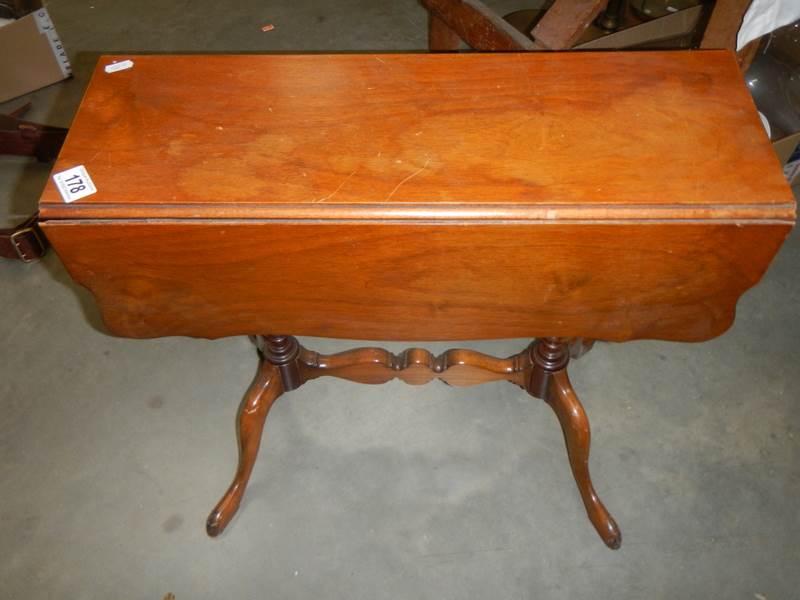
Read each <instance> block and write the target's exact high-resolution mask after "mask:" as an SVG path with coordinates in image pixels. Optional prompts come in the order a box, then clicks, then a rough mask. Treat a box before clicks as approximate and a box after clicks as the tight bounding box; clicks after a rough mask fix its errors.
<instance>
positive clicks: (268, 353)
mask: <svg viewBox="0 0 800 600" xmlns="http://www.w3.org/2000/svg"><path fill="white" fill-rule="evenodd" d="M292 343H293V344H292ZM297 352H298V348H297V342H296V340H294V338H289V337H268V338H266V345H265V347H264V348H263V349H262V351H261V352H259V355H260V362H259V366H258V372H257V373H256V376H255V379H253V383H251V384H250V387H249V388H248V390H247V393H246V394H245V396H244V399H243V400H242V404H241V406H240V407H239V421H238V427H239V464H238V466H237V468H236V474H235V475H234V477H233V482H232V483H231V485H230V487H229V488H228V491H227V492H225V495H224V496H223V497H222V499H221V500H220V501H219V502H218V503H217V505H216V506H215V507H214V510H212V511H211V514H210V515H209V517H208V520H207V521H206V531H207V532H208V535H210V536H211V537H216V536H217V535H219V534H220V533H222V531H223V530H224V529H225V527H226V526H227V525H228V523H229V522H230V520H231V519H232V518H233V515H235V514H236V511H237V510H238V509H239V504H240V503H241V501H242V496H243V495H244V491H245V488H246V487H247V482H248V480H249V479H250V473H251V472H252V470H253V465H254V464H255V462H256V456H257V455H258V447H259V445H260V444H261V433H262V431H263V430H264V421H265V420H266V418H267V413H268V412H269V409H270V407H271V406H272V404H273V403H274V402H275V400H277V398H278V397H279V396H280V395H281V394H283V392H284V390H285V389H286V388H289V389H292V388H293V387H296V386H297V385H299V384H298V383H297V381H296V380H292V375H293V372H292V370H291V367H288V368H287V364H292V362H293V361H294V359H295V358H296V357H297ZM276 363H278V364H276ZM284 378H285V379H288V380H289V381H288V384H285V383H284V381H283V379H284Z"/></svg>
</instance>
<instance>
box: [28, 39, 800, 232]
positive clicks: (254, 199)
mask: <svg viewBox="0 0 800 600" xmlns="http://www.w3.org/2000/svg"><path fill="white" fill-rule="evenodd" d="M122 58H131V59H132V60H133V61H134V67H133V68H132V69H129V70H127V71H120V72H117V73H111V74H108V73H105V72H104V71H103V67H104V66H105V65H107V64H109V63H110V62H111V61H112V60H118V59H122ZM77 164H83V165H85V166H86V168H87V170H88V172H89V174H90V175H91V177H92V178H93V181H94V183H95V184H96V186H97V189H98V191H97V193H96V194H94V195H92V196H88V197H86V198H83V199H81V200H80V201H78V202H75V203H72V204H65V203H63V202H62V200H61V198H60V196H59V195H58V192H57V191H56V189H55V187H54V186H53V184H52V182H51V183H49V184H48V186H47V188H46V189H45V192H44V195H43V197H42V201H41V209H42V216H43V218H45V219H55V218H58V219H82V218H109V217H112V216H113V217H114V218H123V217H127V218H146V219H152V218H157V217H159V216H164V217H166V216H167V215H169V216H170V217H171V218H173V217H174V218H193V219H194V218H299V219H315V218H323V219H328V218H332V217H331V216H330V215H331V214H333V213H332V212H330V211H336V212H338V213H339V214H341V213H342V212H346V213H347V214H348V215H349V217H348V218H359V219H361V218H377V219H384V218H386V214H387V212H391V211H392V210H394V211H398V212H400V213H403V212H406V213H407V212H416V214H419V215H427V216H428V218H440V212H448V211H449V212H450V213H454V212H455V213H458V214H463V215H467V216H468V215H470V214H471V211H472V209H473V207H474V208H476V209H477V210H478V211H479V212H481V213H486V212H487V210H488V211H491V210H497V211H498V212H514V211H518V212H519V211H522V212H524V211H525V210H526V209H531V208H538V209H540V210H541V211H542V213H543V214H544V215H548V214H550V213H548V212H547V211H549V210H553V209H558V208H565V207H569V209H570V210H571V211H572V214H573V215H574V217H573V218H579V219H596V218H597V216H596V215H597V211H598V210H600V211H601V212H602V213H604V214H606V215H607V216H606V217H604V218H610V219H613V218H617V217H619V218H636V219H653V218H654V217H653V215H652V214H650V213H649V210H650V208H651V207H658V208H659V210H661V211H662V212H663V211H667V215H668V216H667V218H684V217H682V216H680V215H682V214H683V212H682V209H683V208H686V207H689V208H694V209H697V210H702V209H704V208H705V209H708V208H711V209H712V211H713V212H714V214H715V215H717V216H723V215H729V216H730V218H734V219H735V218H739V217H738V216H736V215H737V214H739V213H738V212H737V211H738V210H740V209H742V210H745V211H750V212H752V211H755V212H756V213H757V212H758V210H759V209H761V208H762V207H764V208H768V209H769V211H768V214H767V216H766V217H765V218H769V219H772V218H782V219H786V220H791V219H792V218H793V214H794V212H793V211H794V208H793V206H794V204H793V202H794V201H793V198H792V195H791V193H790V192H789V190H788V187H787V186H786V183H785V181H784V178H783V176H782V174H781V171H780V169H779V168H778V163H777V159H776V158H775V156H774V154H773V152H772V149H771V147H770V144H769V141H768V139H767V137H766V135H765V133H764V131H763V128H762V126H761V123H760V122H759V119H758V116H757V114H756V111H755V109H754V106H753V103H752V101H751V99H750V97H749V94H748V92H747V89H746V87H745V86H744V84H743V82H742V80H741V74H740V72H739V70H738V69H737V66H736V62H735V60H734V58H733V56H732V55H731V54H729V53H728V52H725V51H695V52H628V53H611V52H592V53H563V54H546V53H517V54H505V53H497V54H430V55H424V54H409V55H392V54H372V55H290V56H279V55H275V56H255V55H244V56H222V55H213V56H157V55H150V56H130V57H129V56H117V57H101V58H100V60H99V62H98V66H97V69H96V71H95V74H94V76H93V78H92V81H91V83H90V85H89V87H88V89H87V92H86V96H85V98H84V100H83V103H82V104H81V107H80V110H79V111H78V114H77V116H76V118H75V121H74V123H73V125H72V127H71V129H70V133H69V136H68V138H67V141H66V144H65V146H64V148H63V149H62V152H61V155H60V157H59V159H58V161H57V163H56V165H55V168H54V170H55V171H56V172H58V171H60V170H63V169H67V168H70V167H72V166H75V165H77ZM487 207H488V208H487ZM672 208H675V213H669V210H670V209H672ZM618 210H619V211H621V212H619V213H617V211H618ZM251 211H252V212H251ZM728 211H731V212H728ZM545 218H548V219H553V218H556V217H547V216H545ZM655 218H658V217H655Z"/></svg>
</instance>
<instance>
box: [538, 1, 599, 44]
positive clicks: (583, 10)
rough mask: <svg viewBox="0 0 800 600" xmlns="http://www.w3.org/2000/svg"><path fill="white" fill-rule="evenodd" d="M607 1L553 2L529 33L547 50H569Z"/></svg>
mask: <svg viewBox="0 0 800 600" xmlns="http://www.w3.org/2000/svg"><path fill="white" fill-rule="evenodd" d="M606 4H608V0H555V2H554V3H553V5H552V6H551V7H550V8H549V9H547V12H546V13H545V14H544V16H543V17H542V18H541V20H540V21H539V22H538V23H537V24H536V26H535V27H534V28H533V31H531V34H532V36H533V39H534V40H535V41H536V43H537V44H539V45H540V46H541V47H544V48H547V49H549V50H566V49H567V48H571V47H572V46H573V44H575V42H577V41H578V38H580V37H581V34H582V33H583V32H584V31H585V30H586V28H587V27H589V25H591V24H592V21H594V20H595V18H597V15H599V14H600V11H602V10H603V9H604V8H605V7H606Z"/></svg>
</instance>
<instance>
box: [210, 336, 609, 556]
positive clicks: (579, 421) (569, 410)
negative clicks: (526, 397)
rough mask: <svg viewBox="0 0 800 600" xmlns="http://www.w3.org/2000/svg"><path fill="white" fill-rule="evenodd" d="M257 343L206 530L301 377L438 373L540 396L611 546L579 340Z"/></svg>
mask: <svg viewBox="0 0 800 600" xmlns="http://www.w3.org/2000/svg"><path fill="white" fill-rule="evenodd" d="M258 343H259V359H260V364H259V368H258V372H257V373H256V376H255V379H253V383H252V384H250V388H249V389H248V390H247V393H246V394H245V397H244V399H243V400H242V405H241V407H240V409H239V431H238V433H239V436H238V439H239V465H238V467H237V468H236V475H235V476H234V478H233V482H232V483H231V485H230V487H229V488H228V491H227V492H225V495H224V496H223V497H222V499H221V500H220V501H219V503H217V505H216V507H214V510H213V511H211V514H210V515H209V517H208V521H207V523H206V530H207V531H208V534H209V535H210V536H217V535H219V534H220V533H222V531H223V530H224V529H225V527H227V525H228V523H229V522H230V520H231V519H232V518H233V516H234V515H235V514H236V511H237V510H238V508H239V503H240V502H241V501H242V496H243V495H244V492H245V489H246V487H247V481H248V479H249V478H250V472H251V471H252V470H253V465H254V464H255V461H256V455H257V454H258V447H259V444H260V443H261V432H262V431H263V429H264V421H265V420H266V418H267V413H269V409H270V407H271V406H272V404H273V402H275V400H277V399H278V397H279V396H280V395H281V394H283V393H284V392H289V391H291V390H293V389H296V388H298V387H299V386H301V385H303V383H305V382H306V381H308V380H309V379H316V378H317V377H326V376H327V377H339V378H341V379H347V380H350V381H356V382H358V383H370V384H378V383H386V382H387V381H390V380H392V379H394V378H398V379H402V380H403V381H405V382H406V383H408V384H411V385H422V384H424V383H428V382H429V381H431V380H432V379H441V380H442V381H444V382H445V383H447V384H449V385H456V386H469V385H477V384H479V383H487V382H489V381H509V382H511V383H514V384H516V385H518V386H519V387H521V388H522V389H524V390H525V391H526V392H528V393H529V394H530V395H531V396H534V397H536V398H540V399H542V400H544V401H545V402H547V404H549V405H550V407H551V408H552V409H553V412H555V413H556V416H557V417H558V421H559V423H561V429H562V430H563V432H564V441H565V443H566V445H567V454H568V455H569V464H570V466H571V467H572V474H573V475H574V476H575V483H576V484H577V485H578V491H579V492H580V494H581V498H583V504H584V506H585V507H586V514H587V515H588V516H589V520H590V521H591V522H592V525H594V527H595V529H596V530H597V533H598V534H600V537H601V538H602V539H603V541H604V542H605V543H606V545H607V546H608V547H609V548H613V549H616V548H619V546H620V543H621V542H622V535H621V534H620V531H619V527H617V523H616V522H615V521H614V519H613V517H612V516H611V515H610V514H609V513H608V510H606V507H605V506H603V503H602V502H601V501H600V498H598V497H597V494H596V493H595V491H594V487H593V486H592V480H591V477H590V476H589V440H590V435H589V420H588V419H587V418H586V413H585V412H584V410H583V406H581V403H580V401H579V400H578V396H577V395H576V394H575V390H573V389H572V385H571V384H570V382H569V376H568V375H567V363H568V362H569V358H570V350H572V352H573V353H575V354H580V353H582V352H583V351H584V350H585V349H586V346H587V344H584V343H583V342H582V340H575V341H574V342H573V343H572V344H569V343H568V342H567V341H566V340H561V339H558V338H545V339H542V340H537V341H535V342H534V343H532V344H531V345H530V346H528V347H527V348H526V349H525V350H523V351H522V352H520V353H519V354H515V355H514V356H510V357H508V358H495V357H493V356H488V355H486V354H482V353H480V352H473V351H472V350H462V349H457V350H448V351H447V352H445V353H444V354H441V355H439V356H433V355H432V354H431V353H430V352H428V351H427V350H423V349H421V348H411V349H409V350H406V351H405V352H403V353H401V354H400V355H395V354H392V353H391V352H388V351H386V350H383V349H381V348H359V349H357V350H350V351H348V352H342V353H340V354H334V355H331V356H325V355H322V354H319V353H318V352H312V351H310V350H306V349H305V348H303V347H302V346H300V345H299V344H298V343H297V340H296V339H295V338H294V337H292V336H266V337H259V338H258Z"/></svg>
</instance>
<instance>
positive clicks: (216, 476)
mask: <svg viewBox="0 0 800 600" xmlns="http://www.w3.org/2000/svg"><path fill="white" fill-rule="evenodd" d="M491 4H492V5H493V6H495V7H496V8H498V10H500V11H507V10H511V9H512V8H517V7H519V3H518V2H517V3H516V4H515V3H512V2H503V3H502V4H501V3H498V2H493V3H491ZM49 7H50V11H51V14H52V16H53V19H54V21H55V23H56V26H57V28H58V30H59V32H60V33H61V35H62V38H63V39H64V41H65V43H66V47H67V49H68V50H69V54H70V58H71V59H72V61H73V65H74V67H75V73H76V77H75V78H74V79H73V80H70V81H67V82H64V83H61V84H58V85H55V86H51V87H49V88H47V89H45V90H41V91H38V92H36V93H34V94H31V95H30V99H31V100H32V101H33V102H34V110H33V112H32V113H31V118H34V119H39V120H42V121H47V122H50V123H53V124H60V125H65V126H66V125H68V124H69V123H70V120H71V118H72V115H73V114H74V111H75V109H76V108H77V103H78V101H79V99H80V97H81V94H82V91H83V89H84V86H85V84H86V81H87V76H88V73H89V71H90V69H91V67H92V65H93V64H94V61H95V60H96V58H97V55H98V53H100V52H114V51H122V52H127V51H148V52H150V51H152V52H163V51H181V52H194V51H211V52H219V51H302V50H350V51H358V50H376V49H384V50H391V49H398V50H418V49H423V48H424V46H425V15H424V12H423V11H422V10H421V9H420V8H419V7H418V6H417V5H416V3H415V2H414V0H403V1H402V2H400V1H395V2H389V1H383V2H370V1H367V0H345V1H342V2H314V1H312V0H293V1H291V2H290V1H288V0H279V1H278V0H274V1H272V2H256V1H254V0H247V1H244V2H237V3H228V5H225V4H222V3H219V2H209V1H202V2H188V1H186V0H179V1H177V2H170V3H163V2H156V1H154V0H144V1H140V2H136V3H124V2H112V1H110V0H86V1H82V2H78V1H74V0H73V1H67V0H52V1H51V2H50V3H49ZM265 23H274V24H275V30H274V31H271V32H269V33H263V32H261V31H260V27H261V25H263V24H265ZM220 93H225V90H220ZM19 104H20V101H14V102H9V103H6V104H2V105H0V111H6V110H8V109H10V108H12V107H14V106H17V105H19ZM48 172H49V168H48V166H47V165H37V164H35V163H32V162H30V161H28V160H24V159H21V158H13V157H2V158H0V214H2V215H13V214H24V213H26V212H27V211H28V210H30V209H31V208H32V207H34V206H35V203H36V200H37V198H38V193H39V191H40V190H41V188H42V186H43V184H44V181H45V180H46V178H47V176H48ZM799 261H800V238H799V237H798V235H797V233H794V234H793V235H792V236H791V238H790V239H789V241H788V242H787V243H786V245H785V246H784V247H783V249H782V250H781V252H780V254H779V256H778V257H777V259H776V260H775V262H774V264H773V266H772V267H771V269H770V271H769V273H768V274H767V275H766V277H765V278H764V281H763V282H762V283H761V284H760V285H759V286H757V287H756V288H755V289H753V290H751V291H750V292H748V293H747V294H746V295H745V296H744V298H743V299H742V300H741V302H740V305H739V311H738V318H737V321H736V323H735V325H734V327H733V328H732V329H731V330H730V331H729V332H728V333H726V334H725V335H723V336H722V337H720V338H718V339H716V340H714V341H711V342H707V343H703V344H696V345H691V344H673V343H660V342H635V343H628V344H622V345H615V344H600V345H598V346H596V347H595V349H594V350H593V351H592V352H591V353H589V354H588V355H587V356H585V357H584V358H582V359H581V360H580V361H577V362H574V363H573V364H572V367H571V373H572V378H573V382H574V384H575V386H576V388H577V390H578V392H579V393H580V394H581V395H582V399H583V401H584V404H585V406H586V409H587V411H588V413H589V416H590V419H591V421H592V425H593V433H594V446H593V452H592V460H591V467H592V470H593V476H594V479H595V483H596V487H597V489H598V492H599V493H600V495H601V497H602V498H603V499H604V500H605V502H606V504H607V506H608V507H609V508H610V510H611V511H612V513H613V514H614V515H615V516H616V518H617V520H618V522H619V524H620V526H621V528H622V530H623V534H624V541H623V546H622V549H621V550H619V551H617V552H612V551H610V550H607V549H606V548H605V546H604V545H603V544H602V543H601V542H600V541H599V539H598V538H597V536H596V535H595V533H594V531H593V529H592V528H591V526H590V525H589V523H588V521H587V520H586V518H585V516H584V512H583V508H582V506H581V503H580V500H579V497H578V494H577V492H576V490H575V488H574V484H573V482H572V478H571V475H570V472H569V467H568V463H567V459H566V455H565V452H564V449H563V443H562V437H561V432H560V429H559V427H558V425H557V422H556V420H555V417H554V416H553V415H552V414H551V412H550V411H549V409H548V408H547V406H546V405H544V404H543V403H541V402H537V401H534V400H532V399H529V398H528V397H526V396H525V395H524V394H522V393H521V392H520V391H519V390H518V389H516V388H515V387H513V386H510V385H508V384H505V385H503V384H488V385H485V386H482V387H475V388H469V389H466V390H465V389H454V388H448V387H447V386H445V385H442V384H438V383H437V384H431V385H429V386H426V387H422V388H413V387H408V386H404V385H403V384H401V383H397V382H393V383H390V384H387V385H385V386H383V387H382V388H375V387H368V386H358V385H356V384H351V383H347V382H343V381H336V380H320V381H316V382H311V383H309V384H307V385H305V386H304V387H302V388H301V389H299V390H297V391H295V392H292V394H291V395H290V396H284V397H283V398H282V399H281V400H280V401H279V402H278V403H277V404H276V406H275V407H274V408H273V411H272V413H271V415H270V417H269V420H268V423H267V428H266V435H265V439H264V442H263V444H262V448H261V456H260V460H259V462H258V463H257V465H256V468H255V471H254V474H253V477H252V480H251V486H250V489H249V490H248V495H247V497H246V499H245V501H244V504H243V506H242V509H241V511H240V513H239V515H238V517H237V518H236V519H235V520H234V522H233V523H232V524H231V526H230V528H229V529H228V531H227V532H226V533H225V534H224V535H223V536H222V537H221V538H219V539H216V540H211V539H209V538H207V537H206V536H205V532H204V527H203V526H204V521H205V517H206V515H207V513H208V511H209V510H210V509H211V507H212V506H213V505H214V503H215V502H216V500H217V499H218V497H219V495H220V494H221V493H222V492H223V491H224V489H225V488H226V486H227V485H228V483H229V478H230V477H231V475H232V472H233V468H234V464H235V460H236V447H235V437H234V415H235V412H236V407H237V405H238V402H239V399H240V397H241V394H242V393H243V392H244V390H245V388H246V386H247V384H248V383H249V379H250V377H251V376H252V374H253V372H254V367H255V356H254V352H253V349H252V347H251V345H250V343H249V342H248V341H247V340H246V339H244V338H242V339H225V340H218V341H213V342H211V341H204V340H192V339H178V338H170V339H159V340H151V341H133V340H125V339H118V338H114V337H111V336H109V335H108V334H107V333H105V332H104V330H103V326H102V323H101V322H100V319H99V316H98V313H97V311H96V309H95V308H94V306H93V304H92V301H91V297H90V296H89V294H88V293H87V292H86V291H85V290H83V289H82V288H78V287H77V286H75V285H74V284H73V283H71V281H70V280H69V277H68V276H67V274H66V272H65V271H64V269H63V267H62V266H61V264H60V262H59V260H58V257H57V256H55V255H54V254H52V253H51V254H50V255H49V256H48V257H47V258H46V259H45V260H44V261H43V262H42V263H40V264H33V265H22V264H17V263H11V262H7V261H5V262H2V263H1V264H0V281H1V282H2V285H0V302H1V303H2V304H1V305H2V317H0V339H2V340H3V350H2V356H3V358H2V361H0V401H1V402H2V404H0V408H1V410H0V481H1V482H2V485H0V523H2V528H1V529H0V556H2V560H0V597H2V598H26V599H30V598H69V599H78V598H104V599H105V598H143V599H154V600H156V599H161V598H163V596H164V595H165V594H166V593H167V592H172V593H174V594H175V595H176V596H177V598H178V600H183V599H190V598H192V599H194V598H256V597H268V598H348V599H355V598H364V599H379V598H392V599H395V598H437V599H438V598H475V599H478V598H481V599H483V598H525V599H527V598H537V599H543V598H592V599H596V598H617V599H622V598H631V599H634V598H635V599H641V598H726V599H728V598H743V599H751V598H756V599H761V598H767V599H770V600H777V599H785V598H800V591H799V590H800V544H799V543H798V536H799V535H800V511H798V495H800V462H798V459H799V458H800V451H799V450H800V406H799V405H798V399H800V367H798V358H799V355H798V350H797V343H798V339H800V320H798V315H799V314H800V309H799V308H798V306H800V279H798V276H797V265H798V262H799ZM304 342H305V343H307V344H308V345H310V346H314V347H316V348H318V349H320V350H323V351H334V350H336V349H339V348H344V347H351V346H353V345H355V344H351V343H342V342H336V341H330V340H308V339H307V340H304ZM524 344H525V341H524V340H503V341H496V342H475V343H468V342H465V345H468V346H469V347H473V348H476V349H479V350H482V351H485V352H490V353H497V354H506V353H507V354H510V353H513V352H515V351H517V350H518V349H519V348H521V347H522V346H523V345H524ZM389 346H390V347H391V348H392V349H397V350H399V349H401V348H402V347H403V346H404V345H402V344H389ZM445 346H446V345H445V344H428V347H431V348H432V349H435V350H440V349H444V347H445Z"/></svg>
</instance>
